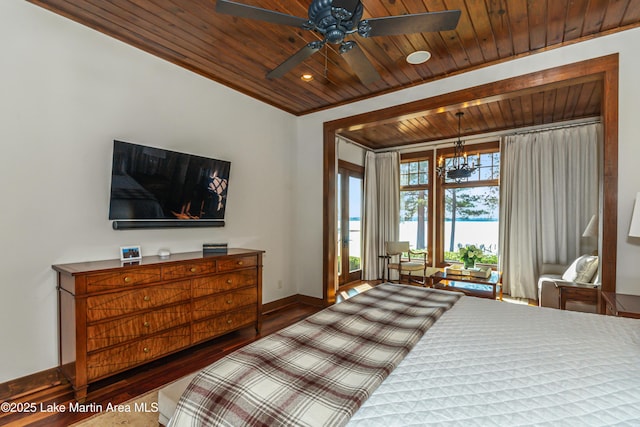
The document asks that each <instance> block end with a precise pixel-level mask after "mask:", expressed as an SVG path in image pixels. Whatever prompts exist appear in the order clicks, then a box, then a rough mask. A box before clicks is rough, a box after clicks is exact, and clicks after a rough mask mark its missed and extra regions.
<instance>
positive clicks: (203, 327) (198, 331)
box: [191, 307, 258, 343]
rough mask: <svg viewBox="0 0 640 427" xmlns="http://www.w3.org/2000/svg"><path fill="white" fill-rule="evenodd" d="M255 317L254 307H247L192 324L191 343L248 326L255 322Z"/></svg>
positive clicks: (256, 315) (256, 314)
mask: <svg viewBox="0 0 640 427" xmlns="http://www.w3.org/2000/svg"><path fill="white" fill-rule="evenodd" d="M257 317H258V313H257V311H256V307H248V308H243V309H240V310H237V311H233V312H231V313H226V314H223V315H221V316H218V317H214V318H212V319H207V320H202V321H200V322H194V324H193V329H192V331H191V333H192V334H193V342H194V343H197V342H200V341H204V340H207V339H209V338H213V337H216V336H218V335H222V334H224V333H225V332H228V331H231V330H234V329H238V328H241V327H243V326H247V325H250V324H252V323H254V322H255V321H256V319H257Z"/></svg>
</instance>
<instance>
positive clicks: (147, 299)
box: [142, 295, 151, 301]
mask: <svg viewBox="0 0 640 427" xmlns="http://www.w3.org/2000/svg"><path fill="white" fill-rule="evenodd" d="M142 299H143V300H145V301H150V300H151V298H150V297H149V295H145V296H144V298H142Z"/></svg>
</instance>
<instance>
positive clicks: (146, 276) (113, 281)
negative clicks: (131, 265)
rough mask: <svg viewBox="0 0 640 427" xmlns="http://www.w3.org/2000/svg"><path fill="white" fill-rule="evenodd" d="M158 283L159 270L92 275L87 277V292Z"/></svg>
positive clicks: (140, 269)
mask: <svg viewBox="0 0 640 427" xmlns="http://www.w3.org/2000/svg"><path fill="white" fill-rule="evenodd" d="M159 281H160V268H153V267H152V268H137V269H135V270H132V271H128V272H117V273H104V274H92V275H89V276H87V292H98V291H107V290H114V289H122V288H123V287H127V286H135V285H146V284H149V283H154V282H159Z"/></svg>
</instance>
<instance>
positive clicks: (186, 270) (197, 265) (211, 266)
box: [162, 261, 216, 280]
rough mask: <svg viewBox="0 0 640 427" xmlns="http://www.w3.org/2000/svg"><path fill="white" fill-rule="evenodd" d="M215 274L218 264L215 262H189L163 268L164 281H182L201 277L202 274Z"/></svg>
mask: <svg viewBox="0 0 640 427" xmlns="http://www.w3.org/2000/svg"><path fill="white" fill-rule="evenodd" d="M215 272H216V263H215V262H213V261H207V262H189V263H184V264H177V265H169V266H165V267H162V279H163V280H170V279H182V278H184V277H189V276H199V275H201V274H210V273H215Z"/></svg>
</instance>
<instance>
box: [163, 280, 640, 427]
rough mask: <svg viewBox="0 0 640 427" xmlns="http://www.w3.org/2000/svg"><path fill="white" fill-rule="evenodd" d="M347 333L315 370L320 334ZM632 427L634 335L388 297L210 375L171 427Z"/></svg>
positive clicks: (367, 301)
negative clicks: (315, 349) (357, 347)
mask: <svg viewBox="0 0 640 427" xmlns="http://www.w3.org/2000/svg"><path fill="white" fill-rule="evenodd" d="M416 304H417V305H416ZM336 311H337V312H338V313H339V314H338V315H339V317H340V319H339V320H338V321H337V322H338V323H332V322H333V316H335V315H336ZM425 319H426V320H425ZM398 322H399V323H398ZM332 325H333V327H332ZM345 325H347V327H346V330H347V332H346V333H345V335H344V336H343V335H340V334H338V335H334V336H332V335H331V334H330V335H329V338H328V339H326V340H324V341H326V342H327V343H329V344H328V345H335V348H336V349H337V350H335V351H333V353H332V352H331V350H330V347H327V348H324V347H323V346H324V344H321V345H319V347H320V348H321V349H322V350H321V353H322V351H324V352H325V353H326V354H325V356H326V357H327V358H330V357H334V359H335V357H336V355H338V356H337V357H338V358H337V359H335V360H334V361H333V362H332V363H320V362H319V361H318V359H316V358H315V356H316V355H314V358H313V360H314V362H310V361H309V360H310V359H309V358H308V355H309V347H315V346H316V343H315V341H314V337H315V336H316V335H314V334H316V333H317V330H318V329H323V330H325V329H327V328H328V329H330V330H331V331H332V332H331V333H336V332H335V331H336V330H340V329H342V327H343V326H345ZM354 325H355V326H356V327H355V328H351V326H354ZM388 326H390V329H389V328H387V327H388ZM380 328H381V329H380ZM359 330H361V331H360V332H354V331H359ZM345 336H346V337H351V338H352V341H354V342H356V343H357V345H362V341H366V342H367V344H369V343H370V342H372V343H373V347H371V348H370V347H369V346H368V345H367V346H364V347H363V350H362V352H361V351H360V350H356V351H354V350H353V347H352V345H353V343H351V342H347V341H349V340H350V338H345ZM363 336H365V337H366V339H363V338H362V337H363ZM292 338H297V339H292ZM294 341H296V342H297V344H295V345H294V344H293V342H294ZM320 341H323V339H320ZM283 343H284V344H283ZM331 343H333V344H331ZM396 344H397V345H396ZM376 347H377V348H384V351H379V350H376ZM391 347H396V349H395V350H389V348H391ZM327 352H328V353H327ZM347 353H353V355H351V356H349V354H347ZM389 355H391V356H390V357H387V356H389ZM336 360H338V361H337V362H336ZM371 361H375V362H376V363H377V362H380V363H379V366H375V367H374V368H375V369H373V370H372V371H371V372H369V371H367V369H369V368H371V365H375V364H376V363H373V364H372V363H370V362H371ZM343 362H344V363H343ZM306 364H308V365H306ZM329 365H330V366H333V367H335V369H333V368H331V369H329V370H327V367H328V366H329ZM292 366H293V367H292ZM363 366H364V367H363ZM305 369H307V370H306V371H305ZM334 371H335V372H334ZM283 372H284V374H283ZM365 372H366V374H365ZM287 378H288V379H287ZM296 384H297V385H296ZM317 384H321V386H318V387H316V385H317ZM639 422H640V321H638V320H636V319H627V318H618V317H610V316H600V315H595V314H589V313H577V312H568V311H560V310H555V309H545V308H538V307H529V306H524V305H516V304H509V303H504V302H499V301H492V300H486V299H480V298H474V297H468V296H461V295H459V294H456V293H452V292H447V291H439V290H433V289H425V288H417V287H413V286H406V285H395V284H383V285H379V286H377V287H375V288H373V289H371V290H369V291H367V292H365V293H363V294H360V295H357V296H355V297H353V298H351V299H349V300H347V301H345V302H343V303H340V304H336V305H334V306H332V307H329V308H327V309H325V310H323V311H321V312H319V313H317V314H316V315H314V316H311V317H310V318H308V319H306V320H304V321H302V322H299V323H298V324H296V325H292V326H291V327H289V328H286V329H285V330H283V331H281V333H276V334H273V335H270V336H268V337H265V338H263V339H261V340H259V341H256V342H254V343H252V344H250V345H248V346H246V347H243V348H242V349H240V350H239V351H237V352H235V353H233V354H232V355H230V356H227V357H226V358H224V359H221V360H219V361H217V362H215V363H214V364H212V365H211V366H209V367H208V368H206V369H205V370H203V371H202V372H200V373H199V374H198V375H196V376H195V378H194V379H193V380H192V381H191V383H190V384H189V386H188V387H187V388H186V390H185V392H184V393H183V394H182V397H181V398H180V401H179V402H178V405H177V410H176V412H175V414H174V415H173V417H172V419H171V421H170V423H169V425H170V426H171V427H178V426H186V425H229V426H239V425H269V426H276V425H307V426H315V425H326V426H342V425H348V426H367V427H370V426H384V427H390V426H411V425H416V426H417V425H421V426H422V425H464V426H473V425H477V426H486V425H496V426H516V425H553V426H557V425H580V426H590V425H594V426H595V425H614V424H615V425H629V426H631V425H638V423H639Z"/></svg>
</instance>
